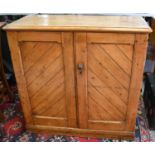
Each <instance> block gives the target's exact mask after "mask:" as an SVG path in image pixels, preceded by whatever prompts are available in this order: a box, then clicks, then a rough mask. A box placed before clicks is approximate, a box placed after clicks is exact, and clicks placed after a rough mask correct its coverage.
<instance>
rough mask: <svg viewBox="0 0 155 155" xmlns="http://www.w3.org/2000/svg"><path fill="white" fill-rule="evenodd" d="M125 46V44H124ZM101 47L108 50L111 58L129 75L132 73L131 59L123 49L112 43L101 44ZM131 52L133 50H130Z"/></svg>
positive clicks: (105, 50)
mask: <svg viewBox="0 0 155 155" xmlns="http://www.w3.org/2000/svg"><path fill="white" fill-rule="evenodd" d="M124 46H125V45H124ZM100 47H102V49H103V50H104V52H106V53H107V54H108V55H109V56H110V57H111V59H112V60H113V61H114V62H116V64H117V65H119V67H120V68H121V69H122V70H123V71H124V72H125V73H126V74H128V75H129V76H130V75H131V64H132V63H131V61H130V60H129V59H128V58H126V56H125V55H124V54H123V53H122V51H121V50H120V49H119V48H118V47H117V46H116V45H111V44H101V45H100ZM130 52H131V53H132V52H133V51H130Z"/></svg>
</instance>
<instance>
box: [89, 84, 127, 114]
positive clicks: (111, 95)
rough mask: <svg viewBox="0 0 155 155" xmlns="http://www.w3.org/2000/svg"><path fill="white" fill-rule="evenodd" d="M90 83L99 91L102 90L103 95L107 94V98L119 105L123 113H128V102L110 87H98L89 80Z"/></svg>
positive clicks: (114, 104)
mask: <svg viewBox="0 0 155 155" xmlns="http://www.w3.org/2000/svg"><path fill="white" fill-rule="evenodd" d="M88 85H90V86H92V87H94V88H95V89H96V90H97V91H98V92H100V93H101V94H102V95H103V96H105V98H106V99H107V100H108V101H109V102H110V103H111V104H112V105H113V106H116V107H118V108H119V111H121V112H122V113H123V114H125V113H126V103H124V102H123V101H122V100H121V99H120V98H119V97H118V96H117V95H116V94H114V93H112V91H111V89H109V88H102V87H96V86H95V85H94V84H93V83H91V82H90V81H89V82H88ZM101 86H102V85H101Z"/></svg>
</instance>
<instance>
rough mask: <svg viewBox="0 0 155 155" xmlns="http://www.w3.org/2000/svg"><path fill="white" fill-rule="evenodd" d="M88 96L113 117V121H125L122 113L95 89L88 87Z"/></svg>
mask: <svg viewBox="0 0 155 155" xmlns="http://www.w3.org/2000/svg"><path fill="white" fill-rule="evenodd" d="M88 95H89V96H90V97H92V98H93V99H94V101H96V103H97V104H96V106H99V107H100V108H101V107H102V108H103V109H105V110H106V111H107V113H108V114H110V115H111V117H112V118H113V121H123V120H124V119H125V116H124V114H123V113H122V112H120V111H119V109H118V108H117V107H115V106H114V105H112V104H111V103H110V102H109V101H108V100H107V99H106V97H104V96H103V95H102V94H101V93H99V92H98V91H97V90H96V89H95V88H94V87H92V86H90V85H88Z"/></svg>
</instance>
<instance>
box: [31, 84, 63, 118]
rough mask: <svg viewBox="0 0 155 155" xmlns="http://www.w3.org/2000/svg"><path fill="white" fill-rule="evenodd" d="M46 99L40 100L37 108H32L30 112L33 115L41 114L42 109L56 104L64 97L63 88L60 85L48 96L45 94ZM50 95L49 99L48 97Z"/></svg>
mask: <svg viewBox="0 0 155 155" xmlns="http://www.w3.org/2000/svg"><path fill="white" fill-rule="evenodd" d="M46 95H47V97H46V98H44V99H43V100H41V101H40V102H39V103H37V106H35V107H32V111H33V113H34V114H37V115H38V114H42V112H43V111H44V109H47V108H48V107H49V106H50V105H52V104H56V102H57V101H58V100H59V99H60V98H61V97H63V96H64V87H63V85H60V86H58V87H57V89H55V91H53V92H49V94H46ZM49 95H50V97H49ZM32 105H33V103H32Z"/></svg>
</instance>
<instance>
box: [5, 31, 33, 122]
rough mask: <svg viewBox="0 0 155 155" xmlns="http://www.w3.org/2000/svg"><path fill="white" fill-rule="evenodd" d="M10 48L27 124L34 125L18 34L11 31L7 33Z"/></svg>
mask: <svg viewBox="0 0 155 155" xmlns="http://www.w3.org/2000/svg"><path fill="white" fill-rule="evenodd" d="M7 37H8V42H9V47H10V51H11V57H12V63H13V67H14V71H15V77H16V81H17V86H18V92H19V95H20V100H21V104H22V108H23V112H24V116H25V119H26V123H29V124H30V123H31V124H32V123H33V121H32V112H31V106H30V101H29V95H28V91H27V86H26V80H25V75H24V71H23V64H22V58H21V51H20V49H19V47H18V42H17V32H12V31H9V32H7Z"/></svg>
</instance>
